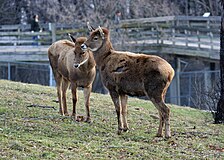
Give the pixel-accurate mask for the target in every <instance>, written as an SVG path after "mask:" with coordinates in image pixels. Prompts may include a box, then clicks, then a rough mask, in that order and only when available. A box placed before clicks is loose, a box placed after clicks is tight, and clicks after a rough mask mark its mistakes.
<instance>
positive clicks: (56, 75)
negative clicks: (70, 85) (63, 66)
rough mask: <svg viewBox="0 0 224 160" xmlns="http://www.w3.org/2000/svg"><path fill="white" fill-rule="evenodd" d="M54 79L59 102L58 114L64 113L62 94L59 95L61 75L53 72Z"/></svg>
mask: <svg viewBox="0 0 224 160" xmlns="http://www.w3.org/2000/svg"><path fill="white" fill-rule="evenodd" d="M55 81H56V86H57V96H58V102H59V114H61V115H64V109H63V105H62V95H61V94H62V93H61V86H62V77H61V76H60V75H59V74H55Z"/></svg>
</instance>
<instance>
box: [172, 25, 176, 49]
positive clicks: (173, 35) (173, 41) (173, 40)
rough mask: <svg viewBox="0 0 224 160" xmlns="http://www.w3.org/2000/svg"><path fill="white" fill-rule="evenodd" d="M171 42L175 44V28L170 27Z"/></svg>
mask: <svg viewBox="0 0 224 160" xmlns="http://www.w3.org/2000/svg"><path fill="white" fill-rule="evenodd" d="M172 43H173V45H175V44H176V43H175V28H172Z"/></svg>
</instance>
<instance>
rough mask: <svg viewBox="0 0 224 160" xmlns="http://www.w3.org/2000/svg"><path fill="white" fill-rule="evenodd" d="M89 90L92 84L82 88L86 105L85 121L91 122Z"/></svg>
mask: <svg viewBox="0 0 224 160" xmlns="http://www.w3.org/2000/svg"><path fill="white" fill-rule="evenodd" d="M91 90H92V85H91V86H89V87H85V88H84V97H85V107H86V120H85V122H91V119H90V111H89V99H90V93H91Z"/></svg>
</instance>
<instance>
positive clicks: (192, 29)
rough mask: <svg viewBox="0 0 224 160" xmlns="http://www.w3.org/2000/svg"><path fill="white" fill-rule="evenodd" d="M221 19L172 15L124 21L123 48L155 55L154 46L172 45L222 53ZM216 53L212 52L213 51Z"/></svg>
mask: <svg viewBox="0 0 224 160" xmlns="http://www.w3.org/2000/svg"><path fill="white" fill-rule="evenodd" d="M220 25H221V18H220V17H186V16H169V17H156V18H145V19H132V20H123V21H122V22H121V25H120V27H121V30H122V34H124V35H125V40H124V45H130V44H132V45H131V46H132V47H133V48H139V51H141V52H144V50H142V49H143V48H144V46H148V48H146V50H151V51H152V52H154V50H153V47H155V46H157V48H156V50H158V46H159V47H161V46H165V47H167V46H169V47H171V48H172V47H175V48H180V49H181V48H182V49H188V50H191V49H192V50H196V51H197V50H198V51H200V50H207V49H209V50H214V51H218V50H219V47H220V45H219V43H220V38H219V37H220V36H219V33H220ZM214 51H213V52H214Z"/></svg>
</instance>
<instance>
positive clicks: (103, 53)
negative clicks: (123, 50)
mask: <svg viewBox="0 0 224 160" xmlns="http://www.w3.org/2000/svg"><path fill="white" fill-rule="evenodd" d="M111 50H114V49H113V46H112V44H111V42H110V41H107V40H105V41H104V42H103V44H102V47H100V48H99V49H98V50H97V51H95V52H93V54H94V59H95V61H96V64H97V66H101V65H102V64H103V63H104V60H105V59H106V58H107V57H108V56H110V54H111Z"/></svg>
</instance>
